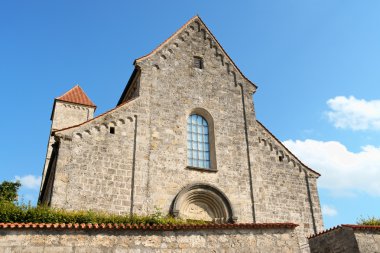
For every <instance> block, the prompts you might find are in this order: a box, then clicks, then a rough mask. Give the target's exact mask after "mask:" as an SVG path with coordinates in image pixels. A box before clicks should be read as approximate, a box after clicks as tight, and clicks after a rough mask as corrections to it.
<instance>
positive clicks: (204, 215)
mask: <svg viewBox="0 0 380 253" xmlns="http://www.w3.org/2000/svg"><path fill="white" fill-rule="evenodd" d="M172 214H173V215H174V216H175V217H179V218H181V219H190V220H204V221H209V222H215V223H227V222H228V223H234V222H236V221H237V217H235V216H234V213H233V209H232V206H231V203H230V201H229V200H228V198H227V196H226V195H225V194H224V193H223V192H222V191H220V190H219V189H217V188H216V187H215V186H212V185H210V184H205V183H194V184H190V185H188V186H186V187H184V188H183V189H182V190H181V191H180V192H179V193H178V194H177V196H176V197H175V199H174V201H173V205H172Z"/></svg>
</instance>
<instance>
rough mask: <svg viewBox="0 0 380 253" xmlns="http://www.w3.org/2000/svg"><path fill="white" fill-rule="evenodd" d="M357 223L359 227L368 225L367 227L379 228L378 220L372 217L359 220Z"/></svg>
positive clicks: (379, 219)
mask: <svg viewBox="0 0 380 253" xmlns="http://www.w3.org/2000/svg"><path fill="white" fill-rule="evenodd" d="M357 223H358V224H359V225H369V226H380V218H376V217H374V216H372V217H367V218H363V217H361V218H359V219H358V221H357Z"/></svg>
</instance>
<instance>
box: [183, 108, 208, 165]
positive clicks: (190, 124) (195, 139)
mask: <svg viewBox="0 0 380 253" xmlns="http://www.w3.org/2000/svg"><path fill="white" fill-rule="evenodd" d="M187 162H188V165H189V166H190V167H196V168H203V169H211V167H212V164H211V156H210V138H209V124H208V122H207V120H206V119H205V118H204V117H202V116H201V115H199V114H195V113H193V114H191V115H190V116H189V117H188V118H187Z"/></svg>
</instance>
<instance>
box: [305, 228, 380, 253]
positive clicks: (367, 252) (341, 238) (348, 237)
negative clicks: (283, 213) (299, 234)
mask: <svg viewBox="0 0 380 253" xmlns="http://www.w3.org/2000/svg"><path fill="white" fill-rule="evenodd" d="M309 246H310V251H311V253H330V252H352V253H356V252H361V253H374V252H380V226H361V225H341V226H337V227H334V228H332V229H329V230H326V231H324V232H321V233H319V234H316V235H313V236H311V237H309Z"/></svg>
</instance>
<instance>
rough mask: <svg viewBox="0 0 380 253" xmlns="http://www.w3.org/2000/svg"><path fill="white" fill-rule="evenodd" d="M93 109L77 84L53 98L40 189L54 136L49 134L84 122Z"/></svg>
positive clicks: (91, 103)
mask: <svg viewBox="0 0 380 253" xmlns="http://www.w3.org/2000/svg"><path fill="white" fill-rule="evenodd" d="M95 110H96V105H95V104H94V103H93V102H92V101H91V99H90V98H89V97H88V96H87V95H86V93H85V92H84V91H83V90H82V88H81V87H80V86H79V85H75V86H74V87H73V88H72V89H71V90H69V91H67V92H66V93H65V94H63V95H62V96H60V97H57V98H55V99H54V105H53V110H52V113H51V117H50V120H51V128H50V135H49V142H48V147H47V152H46V158H45V165H44V169H43V174H42V180H41V189H42V188H43V184H44V180H45V174H46V170H47V167H48V165H49V161H50V157H51V153H52V150H53V147H52V145H53V143H54V137H52V136H51V132H52V131H55V130H59V129H64V128H68V127H72V126H76V125H79V124H81V123H83V122H86V121H88V120H90V119H92V118H93V117H94V112H95Z"/></svg>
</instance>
